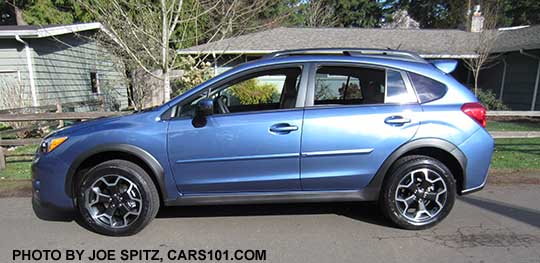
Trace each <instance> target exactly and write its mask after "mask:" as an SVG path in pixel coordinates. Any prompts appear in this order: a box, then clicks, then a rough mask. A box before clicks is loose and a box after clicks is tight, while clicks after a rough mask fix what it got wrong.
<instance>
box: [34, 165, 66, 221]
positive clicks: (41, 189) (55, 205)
mask: <svg viewBox="0 0 540 263" xmlns="http://www.w3.org/2000/svg"><path fill="white" fill-rule="evenodd" d="M67 171H68V167H67V165H65V164H64V162H62V161H61V160H58V159H56V158H54V157H52V156H44V155H41V156H40V155H36V158H35V159H34V161H33V162H32V207H33V208H34V212H35V213H36V215H37V216H38V217H39V218H42V217H41V216H42V215H43V218H42V219H47V217H48V216H47V215H49V214H51V215H52V214H58V215H66V214H71V213H73V212H74V211H75V205H74V203H73V199H72V198H70V197H69V196H68V195H67V194H66V192H65V182H66V180H65V179H66V175H67Z"/></svg>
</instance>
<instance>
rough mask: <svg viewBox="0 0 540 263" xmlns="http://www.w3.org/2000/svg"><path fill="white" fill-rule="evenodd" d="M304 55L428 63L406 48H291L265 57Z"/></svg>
mask: <svg viewBox="0 0 540 263" xmlns="http://www.w3.org/2000/svg"><path fill="white" fill-rule="evenodd" d="M302 55H344V56H371V57H373V56H375V57H384V58H394V59H403V60H410V61H416V62H423V63H427V61H426V60H425V59H423V58H422V57H420V56H419V55H418V54H416V53H414V52H410V51H404V50H393V49H375V48H306V49H291V50H282V51H276V52H273V53H270V54H268V55H266V56H264V57H263V59H271V58H277V57H286V56H302Z"/></svg>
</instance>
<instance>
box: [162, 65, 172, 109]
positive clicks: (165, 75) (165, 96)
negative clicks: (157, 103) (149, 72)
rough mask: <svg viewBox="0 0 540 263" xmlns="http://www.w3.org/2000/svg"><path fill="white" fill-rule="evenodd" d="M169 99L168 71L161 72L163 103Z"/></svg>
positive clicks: (169, 80)
mask: <svg viewBox="0 0 540 263" xmlns="http://www.w3.org/2000/svg"><path fill="white" fill-rule="evenodd" d="M170 99H171V77H170V74H169V72H168V71H165V72H163V103H165V102H167V101H169V100H170Z"/></svg>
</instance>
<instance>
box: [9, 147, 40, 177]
mask: <svg viewBox="0 0 540 263" xmlns="http://www.w3.org/2000/svg"><path fill="white" fill-rule="evenodd" d="M36 148H37V145H26V146H20V147H17V148H16V149H15V150H14V151H7V152H6V155H7V156H8V157H7V160H6V169H5V170H3V171H0V180H9V179H30V176H31V171H30V165H31V164H32V157H31V156H25V157H15V156H13V157H9V155H11V154H33V153H34V152H35V151H36ZM0 182H1V181H0Z"/></svg>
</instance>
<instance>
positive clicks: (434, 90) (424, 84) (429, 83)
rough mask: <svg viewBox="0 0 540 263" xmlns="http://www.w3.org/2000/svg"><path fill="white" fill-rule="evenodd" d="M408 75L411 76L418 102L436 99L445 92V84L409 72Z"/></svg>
mask: <svg viewBox="0 0 540 263" xmlns="http://www.w3.org/2000/svg"><path fill="white" fill-rule="evenodd" d="M409 77H410V78H411V82H412V84H413V86H414V89H415V90H416V94H417V95H418V99H419V100H420V103H426V102H430V101H434V100H438V99H440V98H442V97H443V96H444V94H446V90H447V87H446V85H444V84H442V83H440V82H438V81H436V80H433V79H430V78H428V77H424V76H422V75H418V74H415V73H411V72H409Z"/></svg>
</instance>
